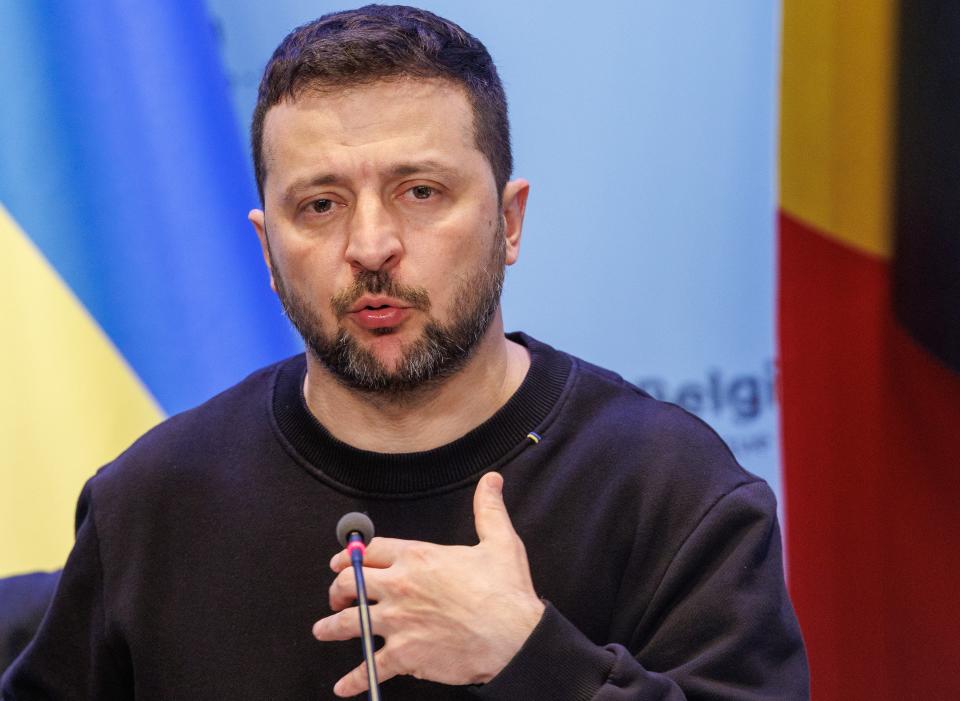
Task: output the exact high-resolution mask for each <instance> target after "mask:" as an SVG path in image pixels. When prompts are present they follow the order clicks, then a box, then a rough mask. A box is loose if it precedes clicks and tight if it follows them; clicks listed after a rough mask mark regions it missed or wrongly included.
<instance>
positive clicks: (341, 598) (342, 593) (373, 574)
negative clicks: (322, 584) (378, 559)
mask: <svg viewBox="0 0 960 701" xmlns="http://www.w3.org/2000/svg"><path fill="white" fill-rule="evenodd" d="M382 574H383V571H382V570H378V569H368V568H366V567H364V568H363V582H364V584H365V585H366V589H367V598H368V599H371V600H374V601H379V600H380V598H381V596H382V595H383V583H382V582H381V576H382ZM328 595H329V601H330V608H331V609H332V610H333V611H339V610H340V609H343V608H346V607H347V606H349V605H350V604H352V603H353V602H354V601H356V600H357V578H356V577H355V576H354V573H353V568H352V567H348V568H347V569H345V570H342V571H341V572H340V573H339V574H338V575H337V576H336V577H334V579H333V583H332V584H331V585H330V589H329V590H328Z"/></svg>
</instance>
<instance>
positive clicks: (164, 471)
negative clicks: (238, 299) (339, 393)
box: [90, 356, 302, 494]
mask: <svg viewBox="0 0 960 701" xmlns="http://www.w3.org/2000/svg"><path fill="white" fill-rule="evenodd" d="M295 363H302V356H295V357H293V358H288V359H286V360H283V361H281V362H279V363H275V364H273V365H270V366H267V367H264V368H261V369H259V370H257V371H255V372H253V373H251V374H250V375H249V376H247V377H246V378H245V379H243V380H242V381H240V382H239V383H237V384H236V385H234V386H233V387H230V388H229V389H227V390H225V391H223V392H221V393H220V394H218V395H216V396H214V397H212V398H211V399H209V400H207V401H206V402H204V403H203V404H201V405H199V406H197V407H195V408H193V409H189V410H187V411H184V412H182V413H180V414H176V415H174V416H171V417H170V418H168V419H166V420H165V421H163V422H161V423H160V424H158V425H157V426H155V427H154V428H152V429H151V430H150V431H148V432H147V433H145V434H144V435H143V436H141V437H140V438H139V439H137V440H136V441H135V442H134V443H133V444H132V445H131V446H130V447H129V448H128V449H127V450H125V451H124V452H123V453H121V454H120V455H119V456H118V457H117V458H116V459H115V460H113V461H112V462H111V463H109V464H107V465H106V466H104V467H103V468H101V469H100V470H99V471H98V472H97V474H96V476H95V477H94V478H93V479H92V480H91V482H90V489H91V492H92V493H94V494H95V493H97V492H104V491H105V492H108V493H116V492H122V491H129V490H131V489H134V490H136V491H138V492H141V493H143V492H145V491H149V489H150V488H151V486H152V487H156V486H158V485H161V484H169V483H171V481H177V480H184V479H190V478H202V476H203V474H204V473H205V472H206V471H207V470H210V469H213V467H214V466H216V465H218V464H223V463H224V462H225V461H229V460H231V458H233V459H235V460H242V457H243V455H244V454H245V452H247V451H248V450H249V449H251V448H252V447H253V445H254V444H255V443H257V442H259V443H261V444H262V441H263V437H264V434H265V433H269V432H270V431H271V429H270V425H271V423H270V422H271V416H272V413H271V406H270V405H271V399H272V394H273V393H272V389H273V386H274V381H275V377H276V374H277V372H278V371H279V369H280V368H281V367H284V366H286V365H289V364H295Z"/></svg>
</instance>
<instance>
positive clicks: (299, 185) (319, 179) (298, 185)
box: [283, 173, 343, 200]
mask: <svg viewBox="0 0 960 701" xmlns="http://www.w3.org/2000/svg"><path fill="white" fill-rule="evenodd" d="M342 182H343V178H341V177H340V176H339V175H337V174H336V173H324V174H322V175H316V176H314V177H312V178H301V179H300V180H294V181H293V182H292V183H290V186H289V187H288V188H287V189H286V190H284V193H283V198H284V199H285V200H289V199H291V198H292V197H294V196H295V195H296V193H297V192H299V191H300V190H307V189H309V188H312V187H323V186H325V185H338V184H340V183H342Z"/></svg>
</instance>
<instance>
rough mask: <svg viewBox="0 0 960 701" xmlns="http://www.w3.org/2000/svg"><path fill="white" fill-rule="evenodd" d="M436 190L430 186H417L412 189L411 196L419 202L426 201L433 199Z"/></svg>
mask: <svg viewBox="0 0 960 701" xmlns="http://www.w3.org/2000/svg"><path fill="white" fill-rule="evenodd" d="M434 193H436V190H434V189H433V188H432V187H430V186H429V185H415V186H414V187H411V188H410V194H412V195H413V196H414V197H415V198H416V199H418V200H426V199H430V198H431V197H433V195H434Z"/></svg>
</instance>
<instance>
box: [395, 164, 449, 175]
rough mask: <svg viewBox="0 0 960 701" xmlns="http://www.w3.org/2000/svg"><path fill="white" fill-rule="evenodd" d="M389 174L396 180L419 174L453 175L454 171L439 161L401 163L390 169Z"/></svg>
mask: <svg viewBox="0 0 960 701" xmlns="http://www.w3.org/2000/svg"><path fill="white" fill-rule="evenodd" d="M388 173H389V174H390V175H391V176H393V177H394V178H403V177H406V176H408V175H416V174H417V173H443V174H448V175H453V174H454V170H453V169H452V168H451V167H450V166H448V165H445V164H443V163H440V162H439V161H417V162H414V163H400V164H398V165H395V166H393V168H390V169H389V171H388Z"/></svg>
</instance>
